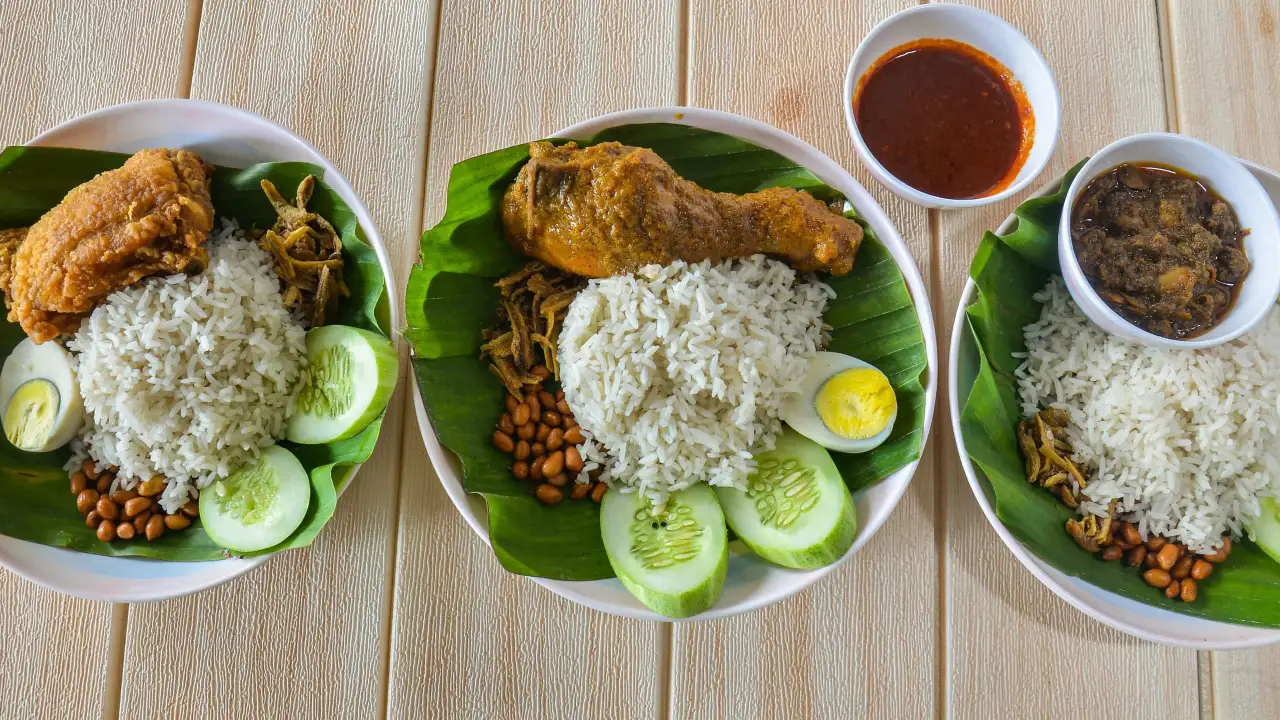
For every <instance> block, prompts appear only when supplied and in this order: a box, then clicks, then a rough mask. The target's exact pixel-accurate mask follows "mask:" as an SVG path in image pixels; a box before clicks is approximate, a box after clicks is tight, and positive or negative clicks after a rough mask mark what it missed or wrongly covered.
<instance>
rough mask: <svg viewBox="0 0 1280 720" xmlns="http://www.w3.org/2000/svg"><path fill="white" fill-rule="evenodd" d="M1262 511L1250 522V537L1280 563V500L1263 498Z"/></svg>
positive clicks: (1260, 501)
mask: <svg viewBox="0 0 1280 720" xmlns="http://www.w3.org/2000/svg"><path fill="white" fill-rule="evenodd" d="M1259 503H1260V504H1261V505H1262V512H1261V513H1259V514H1258V517H1256V518H1254V519H1253V521H1252V522H1250V523H1249V537H1250V539H1252V540H1253V542H1254V544H1255V545H1257V546H1258V547H1259V548H1261V549H1262V552H1264V553H1266V554H1267V557H1270V558H1271V559H1272V560H1275V561H1276V562H1277V563H1280V501H1277V500H1276V499H1275V498H1261V499H1260V500H1259Z"/></svg>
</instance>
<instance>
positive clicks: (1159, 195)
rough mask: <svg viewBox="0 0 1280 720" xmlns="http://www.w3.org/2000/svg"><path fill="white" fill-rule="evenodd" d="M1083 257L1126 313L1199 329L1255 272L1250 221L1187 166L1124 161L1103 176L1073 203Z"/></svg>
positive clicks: (1156, 324)
mask: <svg viewBox="0 0 1280 720" xmlns="http://www.w3.org/2000/svg"><path fill="white" fill-rule="evenodd" d="M1071 220H1072V223H1071V235H1072V240H1073V245H1074V247H1075V252H1076V257H1077V258H1078V259H1079V261H1080V267H1081V269H1082V270H1083V271H1084V274H1085V276H1087V277H1088V278H1089V283H1090V284H1091V285H1092V286H1093V288H1094V290H1096V291H1097V292H1098V294H1099V295H1100V296H1101V297H1102V299H1103V300H1104V301H1105V302H1106V303H1107V305H1109V306H1110V307H1111V309H1112V310H1115V311H1116V312H1117V313H1118V314H1119V315H1120V316H1121V317H1123V318H1124V319H1126V320H1128V321H1129V322H1131V323H1133V324H1134V325H1136V326H1138V327H1140V328H1142V329H1143V330H1146V331H1147V332H1149V333H1152V334H1155V335H1159V336H1161V337H1166V338H1170V339H1174V340H1182V339H1186V338H1192V337H1195V336H1197V335H1200V334H1201V333H1204V332H1206V331H1208V330H1209V329H1211V328H1212V327H1214V326H1215V325H1217V324H1218V323H1219V322H1220V321H1221V320H1222V318H1223V317H1224V316H1225V315H1226V314H1227V312H1228V311H1229V310H1230V309H1231V306H1232V304H1234V302H1235V299H1236V296H1237V295H1238V294H1239V291H1240V286H1241V284H1242V283H1243V282H1244V280H1245V277H1246V276H1247V275H1248V274H1249V260H1248V258H1247V257H1245V253H1244V237H1245V235H1247V234H1248V231H1247V230H1243V229H1241V227H1240V220H1239V218H1237V217H1236V212H1235V210H1234V209H1233V208H1232V207H1231V204H1230V203H1228V202H1227V201H1226V200H1223V199H1222V198H1221V197H1219V196H1218V195H1216V194H1215V193H1214V192H1213V191H1212V190H1210V189H1209V188H1207V187H1205V185H1204V184H1203V183H1201V182H1200V181H1199V180H1198V179H1197V178H1195V177H1192V176H1190V175H1187V174H1186V173H1183V172H1182V171H1180V170H1176V169H1174V168H1169V167H1164V166H1160V165H1154V164H1146V165H1137V164H1128V163H1126V164H1124V165H1120V166H1118V167H1116V168H1113V169H1111V170H1109V171H1107V172H1106V173H1103V174H1102V175H1100V176H1098V177H1097V178H1094V179H1093V180H1092V181H1091V182H1090V183H1089V184H1088V185H1087V186H1085V188H1084V190H1083V191H1082V192H1081V193H1080V197H1079V199H1077V200H1076V204H1075V207H1074V208H1073V209H1072V218H1071Z"/></svg>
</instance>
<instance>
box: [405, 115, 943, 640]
mask: <svg viewBox="0 0 1280 720" xmlns="http://www.w3.org/2000/svg"><path fill="white" fill-rule="evenodd" d="M655 122H665V123H678V124H682V125H689V126H692V127H698V128H704V129H707V130H714V131H717V132H723V133H726V134H729V135H733V136H736V137H739V138H742V139H744V140H747V141H749V142H752V143H755V144H756V145H759V146H761V147H764V148H768V149H770V150H773V151H775V152H778V153H780V154H782V155H784V156H786V157H787V158H789V159H791V160H793V161H795V162H797V163H799V164H801V165H803V166H804V167H806V168H808V169H809V170H810V171H811V172H813V174H815V175H817V176H818V177H819V178H820V179H821V180H822V181H823V182H824V183H826V184H828V185H830V186H831V187H833V188H835V189H836V190H838V191H839V192H841V193H842V194H844V196H845V197H847V198H848V199H849V200H850V201H851V202H852V203H853V205H854V207H855V208H857V210H858V212H859V213H860V214H861V215H862V217H863V218H865V219H866V221H867V222H868V223H870V225H871V228H872V229H873V230H874V231H875V233H876V235H877V237H879V238H880V242H882V243H884V245H885V247H887V248H888V249H889V252H890V253H891V254H892V255H893V258H894V260H895V261H896V262H897V263H898V267H899V268H901V270H902V274H903V276H904V277H905V278H906V281H907V288H908V289H909V290H910V292H911V297H912V300H913V301H914V302H915V307H916V314H917V315H918V316H919V319H920V326H921V329H922V330H923V331H924V342H925V348H926V350H927V354H928V362H929V366H928V368H927V369H926V371H925V373H924V377H923V378H922V380H923V382H924V386H925V395H926V397H925V421H924V435H923V437H922V438H921V443H922V444H923V442H924V441H925V440H927V439H928V436H929V426H930V425H931V423H932V419H933V407H934V402H935V395H936V393H937V389H936V382H935V380H934V368H935V367H937V352H938V351H937V340H936V337H935V335H934V328H933V315H932V314H931V311H930V309H929V298H928V295H927V293H926V292H925V286H924V281H923V280H922V279H921V278H920V271H919V270H918V269H917V268H916V264H915V261H914V260H913V259H912V257H911V252H910V251H909V250H908V249H907V246H906V243H904V242H903V240H902V237H901V236H900V235H899V234H898V230H897V228H895V227H894V226H893V223H892V222H890V221H889V218H888V216H886V215H885V214H884V211H883V210H882V209H881V208H880V206H879V205H878V204H877V203H876V201H875V199H874V198H872V197H871V195H870V193H868V192H867V191H866V189H865V188H863V187H862V185H860V184H859V183H858V181H857V180H855V179H854V178H853V176H852V175H850V174H849V173H848V172H846V171H845V170H844V168H842V167H840V165H838V164H837V163H836V162H835V161H834V160H832V159H831V158H829V157H827V156H826V155H824V154H822V153H821V152H819V151H818V150H817V148H814V147H813V146H812V145H809V144H808V143H806V142H804V141H803V140H800V139H799V138H797V137H795V136H793V135H790V134H788V133H785V132H783V131H781V130H778V129H776V128H773V127H770V126H768V125H765V124H764V123H760V122H757V121H755V120H750V119H747V118H744V117H741V116H738V115H732V114H729V113H724V112H717V111H714V110H703V109H700V108H685V107H666V108H650V109H642V110H628V111H625V112H619V113H613V114H611V115H604V116H601V117H598V118H595V119H594V120H588V121H586V122H583V123H579V124H577V125H574V126H572V127H569V128H566V129H564V130H562V131H560V132H559V133H557V134H556V136H557V137H566V138H582V137H590V136H591V135H594V134H596V133H598V132H600V131H601V130H604V129H606V128H611V127H617V126H619V125H633V124H637V123H655ZM414 405H415V407H416V408H417V412H418V424H419V427H420V428H421V429H422V439H423V442H425V443H426V446H427V453H428V454H429V455H430V456H431V462H432V463H433V464H434V465H435V468H436V472H437V473H438V474H439V476H440V482H441V484H443V485H444V488H445V490H446V491H447V492H448V493H449V497H450V499H452V500H453V504H454V505H456V506H457V507H458V510H459V511H460V512H461V513H462V516H463V517H464V518H466V520H467V524H469V525H470V526H471V529H472V530H475V532H476V534H477V535H479V536H480V537H481V539H483V540H484V541H485V542H486V543H487V542H489V530H488V525H489V523H488V511H487V510H486V507H485V503H484V500H483V499H481V498H480V497H478V496H474V495H468V494H467V493H466V491H464V490H463V489H462V466H461V465H460V464H459V462H458V459H457V458H456V457H454V455H453V453H451V452H449V451H448V450H446V449H445V448H444V447H443V446H442V445H441V444H440V440H439V439H438V438H437V437H436V434H435V431H434V430H433V429H432V427H431V421H430V419H429V418H428V417H427V412H426V408H425V406H424V405H423V402H422V393H421V392H420V391H419V390H418V387H417V384H416V383H415V384H414ZM917 464H918V463H916V462H913V463H911V464H910V465H908V466H906V467H904V468H902V469H900V470H898V471H897V472H895V473H894V474H892V475H890V476H889V477H887V478H885V479H884V480H883V481H881V482H880V483H879V484H877V485H875V486H874V487H871V488H869V489H867V490H865V491H863V492H860V493H858V494H856V495H855V496H854V499H855V500H856V501H857V505H858V538H857V540H856V541H855V542H854V545H853V548H852V549H850V551H849V553H848V554H846V555H845V556H844V557H843V558H842V559H841V560H840V561H839V562H837V563H835V564H834V565H830V566H828V567H825V568H822V569H819V570H810V571H798V570H788V569H785V568H780V567H777V566H776V565H771V564H769V563H766V562H764V561H763V560H760V559H758V558H756V557H755V556H754V555H752V554H750V552H748V551H747V550H745V548H743V547H742V545H741V543H733V544H732V545H730V560H729V575H728V578H727V579H726V580H725V585H724V592H723V594H722V595H721V596H720V601H719V602H718V603H716V605H715V607H713V608H711V609H710V610H708V611H707V612H705V613H702V614H701V615H698V616H696V617H695V618H691V619H694V620H711V619H714V618H721V617H728V616H730V615H736V614H738V613H742V612H747V611H749V610H754V609H756V608H760V607H764V606H766V605H771V604H773V603H776V602H778V601H780V600H783V599H785V598H787V597H790V596H792V595H794V594H796V593H798V592H800V591H801V590H803V589H804V588H806V587H808V586H810V585H812V584H813V583H815V582H817V581H818V579H819V578H821V577H822V576H824V575H826V574H827V573H829V572H831V571H832V570H834V569H835V567H836V566H837V565H839V564H840V563H841V562H844V561H846V560H848V559H849V557H850V556H852V555H853V554H854V553H856V552H857V551H858V550H859V549H861V548H862V546H863V545H866V544H867V541H868V540H870V539H871V537H872V536H873V535H875V534H876V531H877V530H879V529H880V526H881V525H883V524H884V522H885V520H887V519H888V517H889V514H890V513H892V512H893V508H894V506H896V505H897V504H898V500H899V499H900V498H901V497H902V494H903V493H904V492H905V491H906V489H907V484H908V483H910V482H911V476H912V474H913V473H915V470H916V465H917ZM494 562H497V560H496V559H495V560H494ZM533 580H534V581H535V582H537V583H538V584H539V585H542V586H543V587H546V588H548V589H549V590H551V591H552V592H554V593H556V594H557V595H561V596H563V597H565V598H568V599H569V600H572V601H574V602H577V603H580V604H582V605H586V606H587V607H591V608H595V609H596V610H603V611H604V612H608V613H612V614H615V615H622V616H625V617H632V618H639V619H643V620H666V619H668V618H665V617H662V616H660V615H658V614H656V613H654V612H652V611H651V610H649V609H648V608H646V607H645V606H644V605H642V604H641V603H640V601H638V600H636V599H635V598H634V597H632V596H631V593H629V592H627V590H626V588H624V587H623V586H622V583H620V582H618V581H617V580H596V581H592V582H565V581H559V580H546V579H543V578H533Z"/></svg>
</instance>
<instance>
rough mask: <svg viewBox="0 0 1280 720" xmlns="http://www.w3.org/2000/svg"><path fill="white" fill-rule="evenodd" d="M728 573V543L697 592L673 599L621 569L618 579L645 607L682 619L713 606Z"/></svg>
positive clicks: (610, 557) (607, 549)
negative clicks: (646, 587) (634, 579)
mask: <svg viewBox="0 0 1280 720" xmlns="http://www.w3.org/2000/svg"><path fill="white" fill-rule="evenodd" d="M605 554H606V555H607V554H609V548H608V547H606V548H605ZM609 562H610V564H612V563H613V556H612V555H610V556H609ZM728 575H729V547H728V544H726V545H725V549H724V552H722V553H720V562H719V563H717V564H716V567H715V569H714V570H713V571H712V572H711V575H710V577H709V578H708V580H707V582H706V583H705V584H703V585H702V587H701V589H700V590H699V591H697V592H691V593H688V594H685V595H681V596H680V598H679V600H677V601H672V600H670V599H669V596H667V595H663V594H661V593H651V592H650V591H648V590H646V589H645V588H643V587H641V586H640V585H637V584H636V583H635V582H632V581H631V579H630V578H628V577H627V576H626V575H623V574H622V573H618V580H621V581H622V585H623V587H625V588H626V589H627V590H628V591H629V592H630V593H631V594H632V595H634V596H635V597H636V599H637V600H639V601H640V602H642V603H644V606H645V607H647V608H649V609H650V610H652V611H654V612H656V613H658V614H659V615H661V616H663V617H669V618H672V619H673V620H681V619H684V618H687V617H693V616H694V615H698V614H700V613H704V612H706V611H708V610H710V609H711V608H712V606H714V605H715V604H716V601H717V600H719V599H720V593H721V591H723V590H724V580H725V578H726V577H728Z"/></svg>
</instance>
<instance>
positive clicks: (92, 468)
mask: <svg viewBox="0 0 1280 720" xmlns="http://www.w3.org/2000/svg"><path fill="white" fill-rule="evenodd" d="M96 465H97V463H95V462H94V461H92V460H90V459H88V458H86V459H85V461H84V462H83V463H80V471H81V472H83V473H84V474H85V477H87V478H89V479H90V480H97V479H98V475H100V474H101V473H99V472H98V469H97V467H96Z"/></svg>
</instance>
